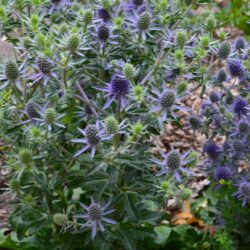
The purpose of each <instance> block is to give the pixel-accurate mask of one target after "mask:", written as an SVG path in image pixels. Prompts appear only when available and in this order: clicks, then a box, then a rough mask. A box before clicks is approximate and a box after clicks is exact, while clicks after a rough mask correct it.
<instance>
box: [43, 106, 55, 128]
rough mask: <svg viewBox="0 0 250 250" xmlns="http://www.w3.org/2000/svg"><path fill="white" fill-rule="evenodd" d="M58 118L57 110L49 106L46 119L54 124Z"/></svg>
mask: <svg viewBox="0 0 250 250" xmlns="http://www.w3.org/2000/svg"><path fill="white" fill-rule="evenodd" d="M55 120H56V111H55V110H54V109H53V108H48V109H47V110H46V112H45V121H46V122H47V123H49V124H53V123H54V122H55Z"/></svg>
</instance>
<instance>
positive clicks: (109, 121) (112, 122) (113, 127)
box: [105, 116, 119, 134]
mask: <svg viewBox="0 0 250 250" xmlns="http://www.w3.org/2000/svg"><path fill="white" fill-rule="evenodd" d="M105 128H106V131H107V133H108V134H116V133H117V132H118V129H119V123H118V121H117V119H116V118H115V117H114V116H109V117H107V118H106V119H105Z"/></svg>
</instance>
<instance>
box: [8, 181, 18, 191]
mask: <svg viewBox="0 0 250 250" xmlns="http://www.w3.org/2000/svg"><path fill="white" fill-rule="evenodd" d="M9 187H10V189H11V191H12V192H15V193H18V192H19V190H20V183H19V181H18V180H17V179H11V180H10V182H9Z"/></svg>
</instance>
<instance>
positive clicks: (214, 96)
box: [209, 91, 220, 103]
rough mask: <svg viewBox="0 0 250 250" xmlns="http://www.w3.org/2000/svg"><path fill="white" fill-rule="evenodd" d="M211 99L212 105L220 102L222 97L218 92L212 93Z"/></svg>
mask: <svg viewBox="0 0 250 250" xmlns="http://www.w3.org/2000/svg"><path fill="white" fill-rule="evenodd" d="M209 98H210V101H211V102H212V103H216V102H218V101H219V100H220V95H219V94H218V93H217V92H215V91H212V92H211V93H210V95H209Z"/></svg>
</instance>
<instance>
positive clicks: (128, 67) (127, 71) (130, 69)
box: [122, 63, 135, 80]
mask: <svg viewBox="0 0 250 250" xmlns="http://www.w3.org/2000/svg"><path fill="white" fill-rule="evenodd" d="M122 72H123V75H124V76H125V77H126V78H127V79H130V80H132V79H134V76H135V68H134V66H133V65H132V64H130V63H126V64H125V65H124V67H123V71H122Z"/></svg>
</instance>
